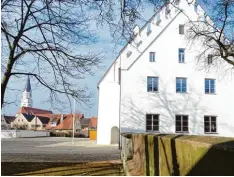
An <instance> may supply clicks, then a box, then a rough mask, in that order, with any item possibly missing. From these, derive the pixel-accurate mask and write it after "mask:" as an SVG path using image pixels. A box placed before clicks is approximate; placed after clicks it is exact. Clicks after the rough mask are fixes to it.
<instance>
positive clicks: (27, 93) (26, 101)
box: [21, 76, 33, 107]
mask: <svg viewBox="0 0 234 177" xmlns="http://www.w3.org/2000/svg"><path fill="white" fill-rule="evenodd" d="M32 104H33V101H32V89H31V84H30V78H29V76H28V79H27V82H26V85H25V89H24V92H23V98H22V99H21V107H23V106H24V107H32Z"/></svg>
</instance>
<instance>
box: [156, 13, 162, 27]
mask: <svg viewBox="0 0 234 177" xmlns="http://www.w3.org/2000/svg"><path fill="white" fill-rule="evenodd" d="M160 22H161V18H160V13H157V25H159V24H160Z"/></svg>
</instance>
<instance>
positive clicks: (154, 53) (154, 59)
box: [149, 52, 156, 62]
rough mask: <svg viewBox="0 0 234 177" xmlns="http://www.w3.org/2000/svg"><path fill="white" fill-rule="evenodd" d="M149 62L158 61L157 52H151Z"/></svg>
mask: <svg viewBox="0 0 234 177" xmlns="http://www.w3.org/2000/svg"><path fill="white" fill-rule="evenodd" d="M151 54H153V60H151V56H152V55H151ZM149 62H156V52H149Z"/></svg>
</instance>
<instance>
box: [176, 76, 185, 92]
mask: <svg viewBox="0 0 234 177" xmlns="http://www.w3.org/2000/svg"><path fill="white" fill-rule="evenodd" d="M177 79H181V81H180V91H177ZM182 79H184V80H185V92H183V80H182ZM176 93H188V91H187V78H186V77H176Z"/></svg>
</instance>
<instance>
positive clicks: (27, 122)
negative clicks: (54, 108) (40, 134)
mask: <svg viewBox="0 0 234 177" xmlns="http://www.w3.org/2000/svg"><path fill="white" fill-rule="evenodd" d="M49 121H50V118H49V117H42V116H36V115H33V114H25V113H20V114H18V115H17V116H16V118H15V120H14V121H13V122H11V127H12V128H16V129H25V130H45V129H46V126H47V124H48V123H49Z"/></svg>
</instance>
